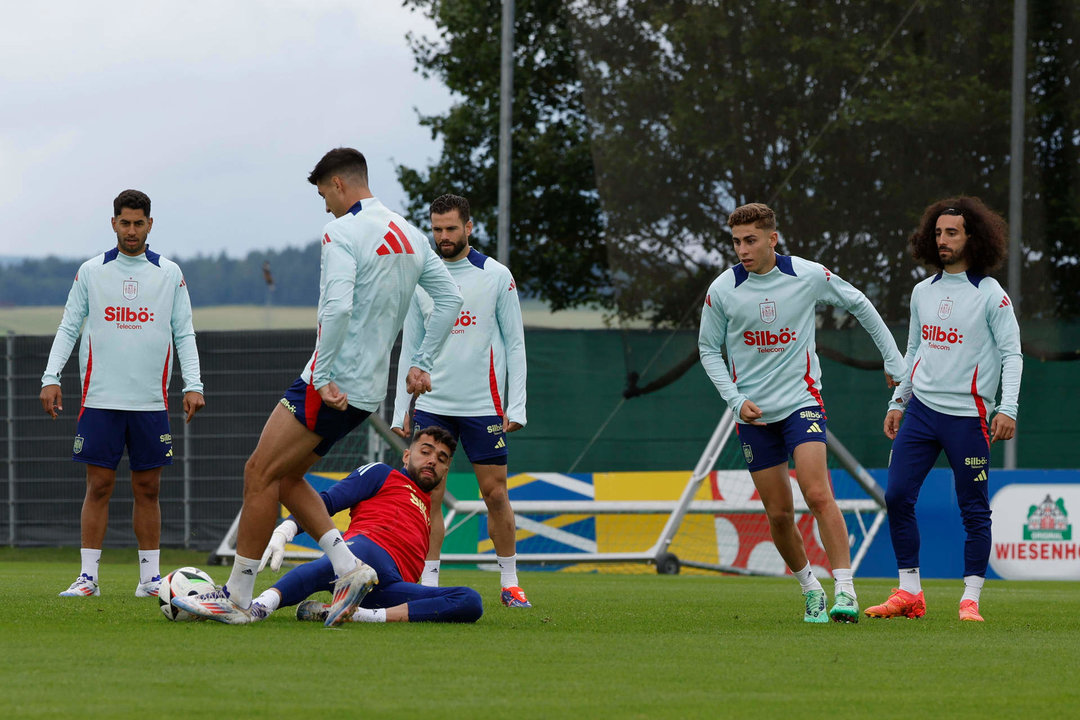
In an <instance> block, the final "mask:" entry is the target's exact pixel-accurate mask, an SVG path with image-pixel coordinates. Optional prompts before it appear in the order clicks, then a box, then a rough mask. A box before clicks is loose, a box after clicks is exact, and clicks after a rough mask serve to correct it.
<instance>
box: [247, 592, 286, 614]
mask: <svg viewBox="0 0 1080 720" xmlns="http://www.w3.org/2000/svg"><path fill="white" fill-rule="evenodd" d="M252 603H253V604H254V603H259V604H260V605H262V606H263V607H264V608H266V609H267V610H269V611H270V612H274V611H275V610H277V609H278V608H279V607H281V593H279V592H278V591H277V590H274V589H273V588H271V589H269V590H263V593H262V595H260V596H259V597H257V598H255V600H253V601H252Z"/></svg>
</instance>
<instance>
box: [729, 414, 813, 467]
mask: <svg viewBox="0 0 1080 720" xmlns="http://www.w3.org/2000/svg"><path fill="white" fill-rule="evenodd" d="M735 430H736V432H738V433H739V442H741V443H742V451H743V458H744V459H745V460H746V465H747V467H748V468H750V472H753V471H755V470H764V469H765V468H770V467H773V466H774V465H783V464H786V463H787V461H788V458H789V457H791V456H792V454H793V453H794V452H795V448H796V446H798V445H801V444H802V443H804V442H822V443H823V442H825V411H824V410H822V409H821V408H820V407H804V408H802V409H801V410H796V411H795V412H793V413H791V414H790V415H788V416H787V417H786V418H784V419H783V420H780V421H778V422H772V423H768V424H766V425H749V424H746V423H738V424H737V425H735Z"/></svg>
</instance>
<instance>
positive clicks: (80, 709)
mask: <svg viewBox="0 0 1080 720" xmlns="http://www.w3.org/2000/svg"><path fill="white" fill-rule="evenodd" d="M163 556H164V557H163V561H162V570H163V571H168V570H171V569H173V568H174V567H178V566H180V565H195V566H197V567H203V569H205V570H207V571H209V572H210V574H211V575H212V576H213V577H214V579H215V580H217V581H218V582H222V581H223V580H224V579H225V578H226V577H227V574H228V569H227V568H221V567H217V568H213V567H206V566H205V556H203V555H200V554H198V553H185V552H182V551H170V550H166V551H164V552H163ZM59 559H62V560H63V561H62V562H59V561H58V560H59ZM77 568H78V552H77V551H75V550H64V551H55V550H53V551H43V550H14V549H10V548H3V549H0V628H2V632H0V687H3V688H4V705H5V709H6V711H7V712H5V715H6V716H8V717H20V718H22V717H69V716H75V715H79V716H82V717H141V716H146V715H147V714H155V713H156V714H160V713H168V714H175V713H179V712H182V709H183V708H185V707H205V708H207V709H208V711H210V712H213V713H215V714H218V715H221V716H223V717H230V718H239V717H268V716H271V715H272V716H284V715H285V714H286V713H289V712H299V713H303V714H304V716H305V717H308V716H315V715H316V714H321V715H323V716H325V714H326V713H327V712H337V711H343V712H350V713H352V714H354V715H358V716H363V717H365V718H368V717H414V716H420V715H431V716H435V717H454V718H462V717H484V718H490V717H491V716H492V714H494V713H499V712H503V713H510V714H513V715H514V716H519V717H560V716H566V717H643V718H644V717H648V718H667V717H670V718H683V717H777V716H780V715H781V714H795V713H799V714H800V715H802V716H805V715H806V714H807V713H809V714H810V715H811V716H818V715H823V716H825V715H834V714H837V713H840V714H842V715H844V716H845V717H868V716H873V717H902V716H906V715H918V714H925V713H927V712H931V711H932V714H934V715H936V716H941V717H986V716H989V715H991V714H992V715H997V716H1009V715H1015V714H1018V713H1020V712H1024V713H1025V714H1031V715H1035V716H1038V715H1045V714H1048V713H1050V712H1056V713H1058V714H1060V711H1061V710H1062V709H1063V708H1068V707H1075V703H1076V702H1077V701H1078V700H1080V691H1078V689H1077V683H1076V682H1075V671H1074V668H1075V667H1076V665H1077V661H1080V642H1077V640H1078V639H1080V637H1078V630H1080V620H1078V619H1077V617H1078V616H1077V613H1076V611H1075V609H1076V607H1077V606H1078V600H1080V584H1075V583H1017V582H991V583H989V584H988V586H987V589H986V590H985V592H984V602H983V604H982V609H983V612H984V615H985V616H986V617H987V620H988V622H987V623H985V624H975V623H960V622H959V621H958V620H957V619H956V605H957V603H958V601H959V595H960V592H961V590H960V584H959V582H958V581H931V582H928V583H926V592H927V603H928V607H929V613H928V615H927V617H926V618H924V619H923V620H919V621H907V620H878V621H870V620H867V619H864V620H863V621H862V622H860V623H859V624H858V625H856V626H842V625H836V624H830V625H824V626H808V625H804V624H803V623H802V622H801V602H800V597H799V594H798V586H797V584H796V583H795V581H794V580H791V579H762V578H741V577H738V578H736V577H687V576H674V577H672V576H657V575H629V576H628V575H578V574H562V573H548V572H527V573H523V576H522V584H523V586H524V587H525V588H526V590H527V591H528V592H529V597H530V599H532V600H533V602H534V604H535V605H536V607H535V608H533V609H532V610H526V611H518V610H513V611H512V610H507V609H506V608H503V607H501V606H500V605H499V604H498V599H497V597H498V576H497V575H496V574H493V573H487V572H480V571H460V570H447V571H445V572H444V577H443V581H444V583H455V584H466V585H469V586H471V587H474V588H476V589H477V590H479V591H480V592H481V594H482V595H483V596H484V601H485V615H484V617H483V618H482V619H481V620H480V622H479V623H477V624H476V625H468V626H451V625H430V624H429V625H423V624H416V625H409V626H405V625H386V626H374V625H349V626H346V627H344V628H341V629H337V630H326V629H323V628H321V627H319V626H317V625H314V624H308V623H298V622H296V621H295V620H293V619H292V615H291V613H290V612H289V611H288V610H284V611H281V612H279V613H277V614H275V615H274V616H273V617H272V618H271V619H270V620H268V621H267V622H265V623H262V624H259V625H255V626H251V627H227V626H222V625H217V624H213V623H170V622H168V621H167V620H165V619H164V617H163V616H162V615H161V614H160V613H159V612H158V610H157V608H156V604H155V603H156V601H151V600H145V599H137V598H134V597H132V591H133V590H134V587H135V582H136V580H137V576H136V572H137V570H136V566H135V563H134V551H133V550H132V551H106V553H105V564H104V565H103V566H102V571H101V575H102V592H103V594H102V597H100V598H91V599H62V598H57V597H56V593H57V592H58V591H59V590H61V589H63V588H64V587H66V586H67V585H68V583H70V582H71V580H72V579H73V578H74V576H75V574H76V573H77ZM272 581H273V576H272V575H271V574H265V575H264V576H262V577H260V582H259V589H261V588H263V587H266V586H268V585H269V584H270V583H271V582H272ZM891 584H892V583H891V582H890V581H888V580H865V579H861V580H857V588H858V590H859V592H860V600H861V602H862V603H863V604H864V605H866V604H869V603H870V602H878V601H880V600H881V599H883V598H884V597H885V596H886V595H887V594H888V591H889V588H890V587H891ZM825 585H826V588H827V589H828V590H829V591H830V596H831V589H832V588H831V582H826V583H825Z"/></svg>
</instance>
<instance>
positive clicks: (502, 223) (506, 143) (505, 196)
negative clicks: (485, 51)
mask: <svg viewBox="0 0 1080 720" xmlns="http://www.w3.org/2000/svg"><path fill="white" fill-rule="evenodd" d="M513 95H514V0H502V57H501V65H500V69H499V196H498V202H499V220H498V227H497V228H496V232H497V234H498V238H497V241H498V246H497V255H498V257H496V260H498V261H499V262H500V263H502V264H503V265H505V266H506V267H510V141H511V133H510V129H511V118H512V115H513Z"/></svg>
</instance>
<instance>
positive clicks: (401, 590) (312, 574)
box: [251, 427, 484, 622]
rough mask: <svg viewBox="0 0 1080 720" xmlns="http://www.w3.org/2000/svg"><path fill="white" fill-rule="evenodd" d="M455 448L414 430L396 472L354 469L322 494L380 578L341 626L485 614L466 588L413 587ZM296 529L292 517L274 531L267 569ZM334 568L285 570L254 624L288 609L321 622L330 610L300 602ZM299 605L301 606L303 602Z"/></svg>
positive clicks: (254, 609)
mask: <svg viewBox="0 0 1080 720" xmlns="http://www.w3.org/2000/svg"><path fill="white" fill-rule="evenodd" d="M456 447H457V442H456V441H455V440H454V437H453V436H452V435H451V434H450V433H449V432H447V431H446V430H444V429H443V428H440V427H430V428H424V429H423V430H418V432H417V433H416V434H415V435H414V436H413V438H412V442H410V444H409V447H408V448H407V449H406V450H405V454H404V457H403V458H402V463H403V466H402V467H401V468H399V469H397V470H395V469H393V468H391V467H390V466H389V465H385V464H383V463H371V464H370V465H365V466H364V467H361V468H358V469H356V470H354V471H353V472H352V473H350V474H349V475H348V476H347V477H345V478H343V479H342V480H340V481H338V482H336V483H334V484H333V485H332V486H331V487H330V489H328V490H326V491H325V492H323V493H320V496H321V497H322V500H323V502H324V503H325V504H326V511H327V512H328V513H329V514H330V515H334V514H335V513H337V512H339V511H341V510H345V509H346V508H350V509H351V510H350V516H351V521H350V524H349V529H348V530H347V531H346V532H345V535H344V537H345V539H346V541H347V542H348V544H349V548H350V549H351V550H352V552H353V554H354V555H356V557H357V558H359V559H360V560H361V561H362V562H364V563H365V564H367V565H370V566H371V567H373V568H375V570H376V571H377V572H378V574H379V584H378V585H376V586H375V587H374V588H373V589H372V591H371V592H370V593H368V594H367V595H365V596H364V599H363V602H362V603H361V606H360V607H359V608H358V609H357V610H356V612H355V613H354V614H353V615H351V616H350V617H348V618H346V620H351V621H354V622H476V621H477V620H478V619H480V616H481V615H482V614H483V612H484V609H483V603H482V602H481V600H480V595H479V594H478V593H477V592H476V591H475V590H472V589H471V588H467V587H448V588H437V587H436V588H431V587H424V586H423V585H418V584H416V583H417V580H419V579H420V572H421V571H422V570H423V567H424V557H425V555H426V554H427V548H428V535H429V529H430V524H431V521H430V507H431V494H430V493H431V491H432V489H434V488H435V487H436V486H438V485H439V484H440V483H442V482H443V481H444V480H445V479H446V473H447V470H449V469H450V460H451V458H452V457H453V454H454V450H455V448H456ZM297 530H298V528H297V525H296V521H295V520H293V519H292V518H289V519H286V520H285V521H284V522H283V523H281V525H279V526H278V528H277V529H276V530H274V534H273V535H272V536H271V539H270V544H269V545H268V546H267V548H266V552H265V553H264V554H263V563H269V565H270V568H271V569H272V570H277V569H279V568H280V567H281V560H282V557H283V556H284V552H285V545H286V544H288V543H289V542H291V541H292V540H293V538H294V537H295V536H296V532H297ZM333 577H334V569H333V567H332V566H331V564H330V561H329V560H328V559H327V558H326V557H325V556H324V557H322V558H320V559H318V560H314V561H312V562H309V563H304V564H302V565H299V566H297V567H296V568H295V569H293V570H290V571H289V572H288V573H287V574H286V575H285V576H284V577H283V578H281V579H280V580H278V581H277V582H276V583H274V586H273V587H272V588H270V589H269V590H267V591H266V592H264V593H263V594H262V595H260V596H259V597H257V598H256V599H255V602H254V603H252V606H251V615H252V620H262V619H264V618H265V617H267V616H269V614H270V613H272V612H274V611H275V610H277V609H278V608H281V607H286V606H290V605H297V604H298V603H299V606H298V607H297V609H296V617H297V619H298V620H320V621H324V620H325V618H326V613H327V609H328V607H329V606H328V605H327V604H326V603H323V602H321V601H319V600H305V598H307V597H309V596H311V595H312V594H313V593H316V592H319V591H322V590H330V589H331V587H332V586H333ZM301 601H303V602H301Z"/></svg>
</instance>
